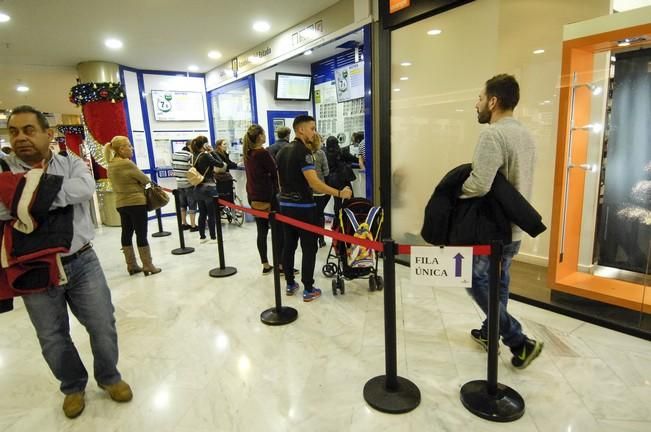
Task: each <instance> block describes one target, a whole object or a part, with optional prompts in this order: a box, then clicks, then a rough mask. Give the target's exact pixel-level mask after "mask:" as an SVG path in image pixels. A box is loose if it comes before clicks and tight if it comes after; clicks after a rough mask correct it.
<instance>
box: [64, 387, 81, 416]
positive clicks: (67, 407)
mask: <svg viewBox="0 0 651 432" xmlns="http://www.w3.org/2000/svg"><path fill="white" fill-rule="evenodd" d="M85 407H86V401H85V400H84V392H83V391H81V392H77V393H71V394H68V395H66V397H65V398H64V399H63V413H64V414H65V415H66V417H68V418H71V419H72V418H75V417H78V416H79V414H81V413H82V412H83V411H84V408H85Z"/></svg>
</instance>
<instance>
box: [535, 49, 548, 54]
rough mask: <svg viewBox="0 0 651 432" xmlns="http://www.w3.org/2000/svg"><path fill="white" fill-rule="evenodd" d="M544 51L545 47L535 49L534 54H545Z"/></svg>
mask: <svg viewBox="0 0 651 432" xmlns="http://www.w3.org/2000/svg"><path fill="white" fill-rule="evenodd" d="M544 52H545V50H544V49H537V50H533V53H534V54H543V53H544Z"/></svg>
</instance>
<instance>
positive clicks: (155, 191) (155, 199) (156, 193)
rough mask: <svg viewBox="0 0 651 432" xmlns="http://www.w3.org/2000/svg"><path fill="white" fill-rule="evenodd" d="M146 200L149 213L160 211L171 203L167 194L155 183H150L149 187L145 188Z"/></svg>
mask: <svg viewBox="0 0 651 432" xmlns="http://www.w3.org/2000/svg"><path fill="white" fill-rule="evenodd" d="M145 198H146V199H147V211H152V210H158V209H159V208H161V207H164V206H165V205H167V203H168V202H170V197H169V195H167V192H165V191H164V190H163V188H162V187H160V186H158V185H157V184H156V183H154V182H151V183H149V187H148V188H145Z"/></svg>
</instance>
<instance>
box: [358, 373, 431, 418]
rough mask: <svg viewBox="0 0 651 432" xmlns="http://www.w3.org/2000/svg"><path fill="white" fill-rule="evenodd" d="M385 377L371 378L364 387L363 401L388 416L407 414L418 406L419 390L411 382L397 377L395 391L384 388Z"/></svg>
mask: <svg viewBox="0 0 651 432" xmlns="http://www.w3.org/2000/svg"><path fill="white" fill-rule="evenodd" d="M386 381H387V377H386V375H380V376H376V377H375V378H371V379H370V380H368V381H367V382H366V385H364V399H365V400H366V402H367V403H368V404H369V405H370V406H372V407H373V408H375V409H376V410H378V411H382V412H384V413H388V414H402V413H406V412H409V411H411V410H413V409H414V408H416V407H417V406H418V405H419V404H420V390H418V387H417V386H416V384H414V383H413V382H411V381H409V380H408V379H406V378H403V377H398V387H397V388H396V390H388V389H387V387H386Z"/></svg>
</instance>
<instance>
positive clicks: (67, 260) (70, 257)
mask: <svg viewBox="0 0 651 432" xmlns="http://www.w3.org/2000/svg"><path fill="white" fill-rule="evenodd" d="M92 248H93V244H92V243H86V244H85V245H83V246H82V247H81V248H80V249H79V250H78V251H77V252H75V253H73V254H70V255H66V256H64V257H61V263H62V264H64V265H65V264H70V263H71V262H73V261H74V260H76V259H77V258H79V256H80V255H81V254H83V253H84V252H86V251H87V250H90V249H92Z"/></svg>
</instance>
